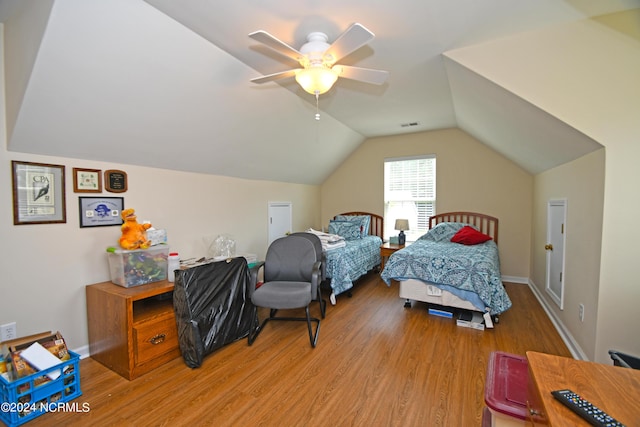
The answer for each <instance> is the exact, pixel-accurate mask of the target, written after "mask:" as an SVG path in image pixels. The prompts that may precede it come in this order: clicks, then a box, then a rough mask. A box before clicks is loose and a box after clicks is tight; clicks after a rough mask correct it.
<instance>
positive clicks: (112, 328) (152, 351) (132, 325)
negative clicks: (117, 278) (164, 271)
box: [86, 280, 180, 380]
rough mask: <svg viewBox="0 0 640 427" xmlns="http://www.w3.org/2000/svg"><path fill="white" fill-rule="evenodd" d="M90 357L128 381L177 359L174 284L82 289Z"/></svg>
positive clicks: (158, 283) (106, 283)
mask: <svg viewBox="0 0 640 427" xmlns="http://www.w3.org/2000/svg"><path fill="white" fill-rule="evenodd" d="M86 297H87V319H88V324H89V351H90V353H91V357H92V358H93V359H95V360H97V361H98V362H100V363H102V364H103V365H105V366H106V367H108V368H109V369H111V370H113V371H115V372H117V373H118V374H120V375H122V376H123V377H125V378H127V379H129V380H132V379H134V378H136V377H139V376H140V375H142V374H145V373H147V372H149V371H151V370H153V369H155V368H157V367H158V366H160V365H162V364H164V363H166V362H168V361H170V360H172V359H175V358H176V357H179V356H180V348H179V345H178V331H177V328H176V321H175V316H174V312H173V283H170V282H167V281H166V280H164V281H161V282H155V283H149V284H146V285H141V286H135V287H131V288H125V287H122V286H118V285H114V284H113V283H111V282H103V283H96V284H94V285H89V286H87V287H86Z"/></svg>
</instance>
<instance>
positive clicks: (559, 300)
mask: <svg viewBox="0 0 640 427" xmlns="http://www.w3.org/2000/svg"><path fill="white" fill-rule="evenodd" d="M566 218H567V201H566V200H550V201H549V203H548V204H547V244H546V245H545V250H546V251H547V283H546V291H547V293H548V294H549V295H550V296H551V299H553V301H555V303H556V304H558V306H559V307H560V309H561V310H562V309H564V281H565V277H564V248H565V236H566V231H567V230H566V228H567V227H566Z"/></svg>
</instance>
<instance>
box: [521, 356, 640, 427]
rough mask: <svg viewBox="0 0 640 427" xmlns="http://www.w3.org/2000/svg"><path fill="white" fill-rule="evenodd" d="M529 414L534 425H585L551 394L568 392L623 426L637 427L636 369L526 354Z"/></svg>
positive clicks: (639, 378) (639, 390)
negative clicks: (536, 414)
mask: <svg viewBox="0 0 640 427" xmlns="http://www.w3.org/2000/svg"><path fill="white" fill-rule="evenodd" d="M527 360H528V363H529V377H530V380H529V389H528V398H529V401H528V402H527V403H528V405H529V413H530V414H531V411H536V412H539V413H541V417H534V418H533V419H532V420H530V421H533V422H534V424H535V425H550V426H587V425H588V424H587V423H586V421H584V420H583V419H582V418H580V417H579V416H578V415H576V414H574V413H573V412H572V411H571V410H570V409H569V408H567V407H565V406H564V405H563V404H562V403H560V402H559V401H557V400H556V399H555V398H554V397H553V396H552V395H551V391H553V390H560V389H570V390H573V391H574V392H576V393H577V394H579V395H580V396H581V397H583V398H584V399H587V400H588V401H590V402H591V403H592V404H594V405H595V406H597V407H598V408H600V409H602V410H603V411H605V412H606V413H608V414H609V415H610V416H612V417H613V418H615V419H617V420H618V421H620V422H621V423H623V424H625V425H627V426H640V370H636V369H629V368H622V367H618V366H613V365H605V364H601V363H594V362H586V361H582V360H575V359H571V358H568V357H560V356H554V355H550V354H544V353H537V352H533V351H528V352H527Z"/></svg>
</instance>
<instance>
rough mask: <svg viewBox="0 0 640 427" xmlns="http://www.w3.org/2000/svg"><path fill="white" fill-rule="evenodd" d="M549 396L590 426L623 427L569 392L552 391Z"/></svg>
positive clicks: (586, 401)
mask: <svg viewBox="0 0 640 427" xmlns="http://www.w3.org/2000/svg"><path fill="white" fill-rule="evenodd" d="M551 394H552V395H553V397H555V398H556V399H558V400H559V401H560V402H561V403H562V404H563V405H565V406H566V407H567V408H569V409H571V410H572V411H573V412H575V413H576V414H578V415H580V416H581V417H582V418H584V419H585V420H586V421H587V422H589V424H591V425H592V426H596V427H601V426H615V427H618V426H619V427H624V425H623V424H622V423H621V422H620V421H617V420H615V419H614V418H613V417H611V416H610V415H608V414H607V413H606V412H604V411H603V410H602V409H599V408H597V407H596V406H594V405H593V404H591V402H589V401H588V400H585V399H583V398H582V397H580V396H578V394H576V393H574V392H573V391H571V390H566V389H565V390H555V391H552V392H551Z"/></svg>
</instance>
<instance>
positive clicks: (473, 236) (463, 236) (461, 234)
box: [451, 225, 491, 245]
mask: <svg viewBox="0 0 640 427" xmlns="http://www.w3.org/2000/svg"><path fill="white" fill-rule="evenodd" d="M487 240H491V236H487V235H486V234H484V233H481V232H479V231H478V230H476V229H475V228H473V227H470V226H468V225H465V226H464V227H462V228H461V229H460V231H458V232H457V233H456V234H455V235H454V236H453V237H452V238H451V241H452V242H454V243H462V244H463V245H477V244H478V243H484V242H486V241H487Z"/></svg>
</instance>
